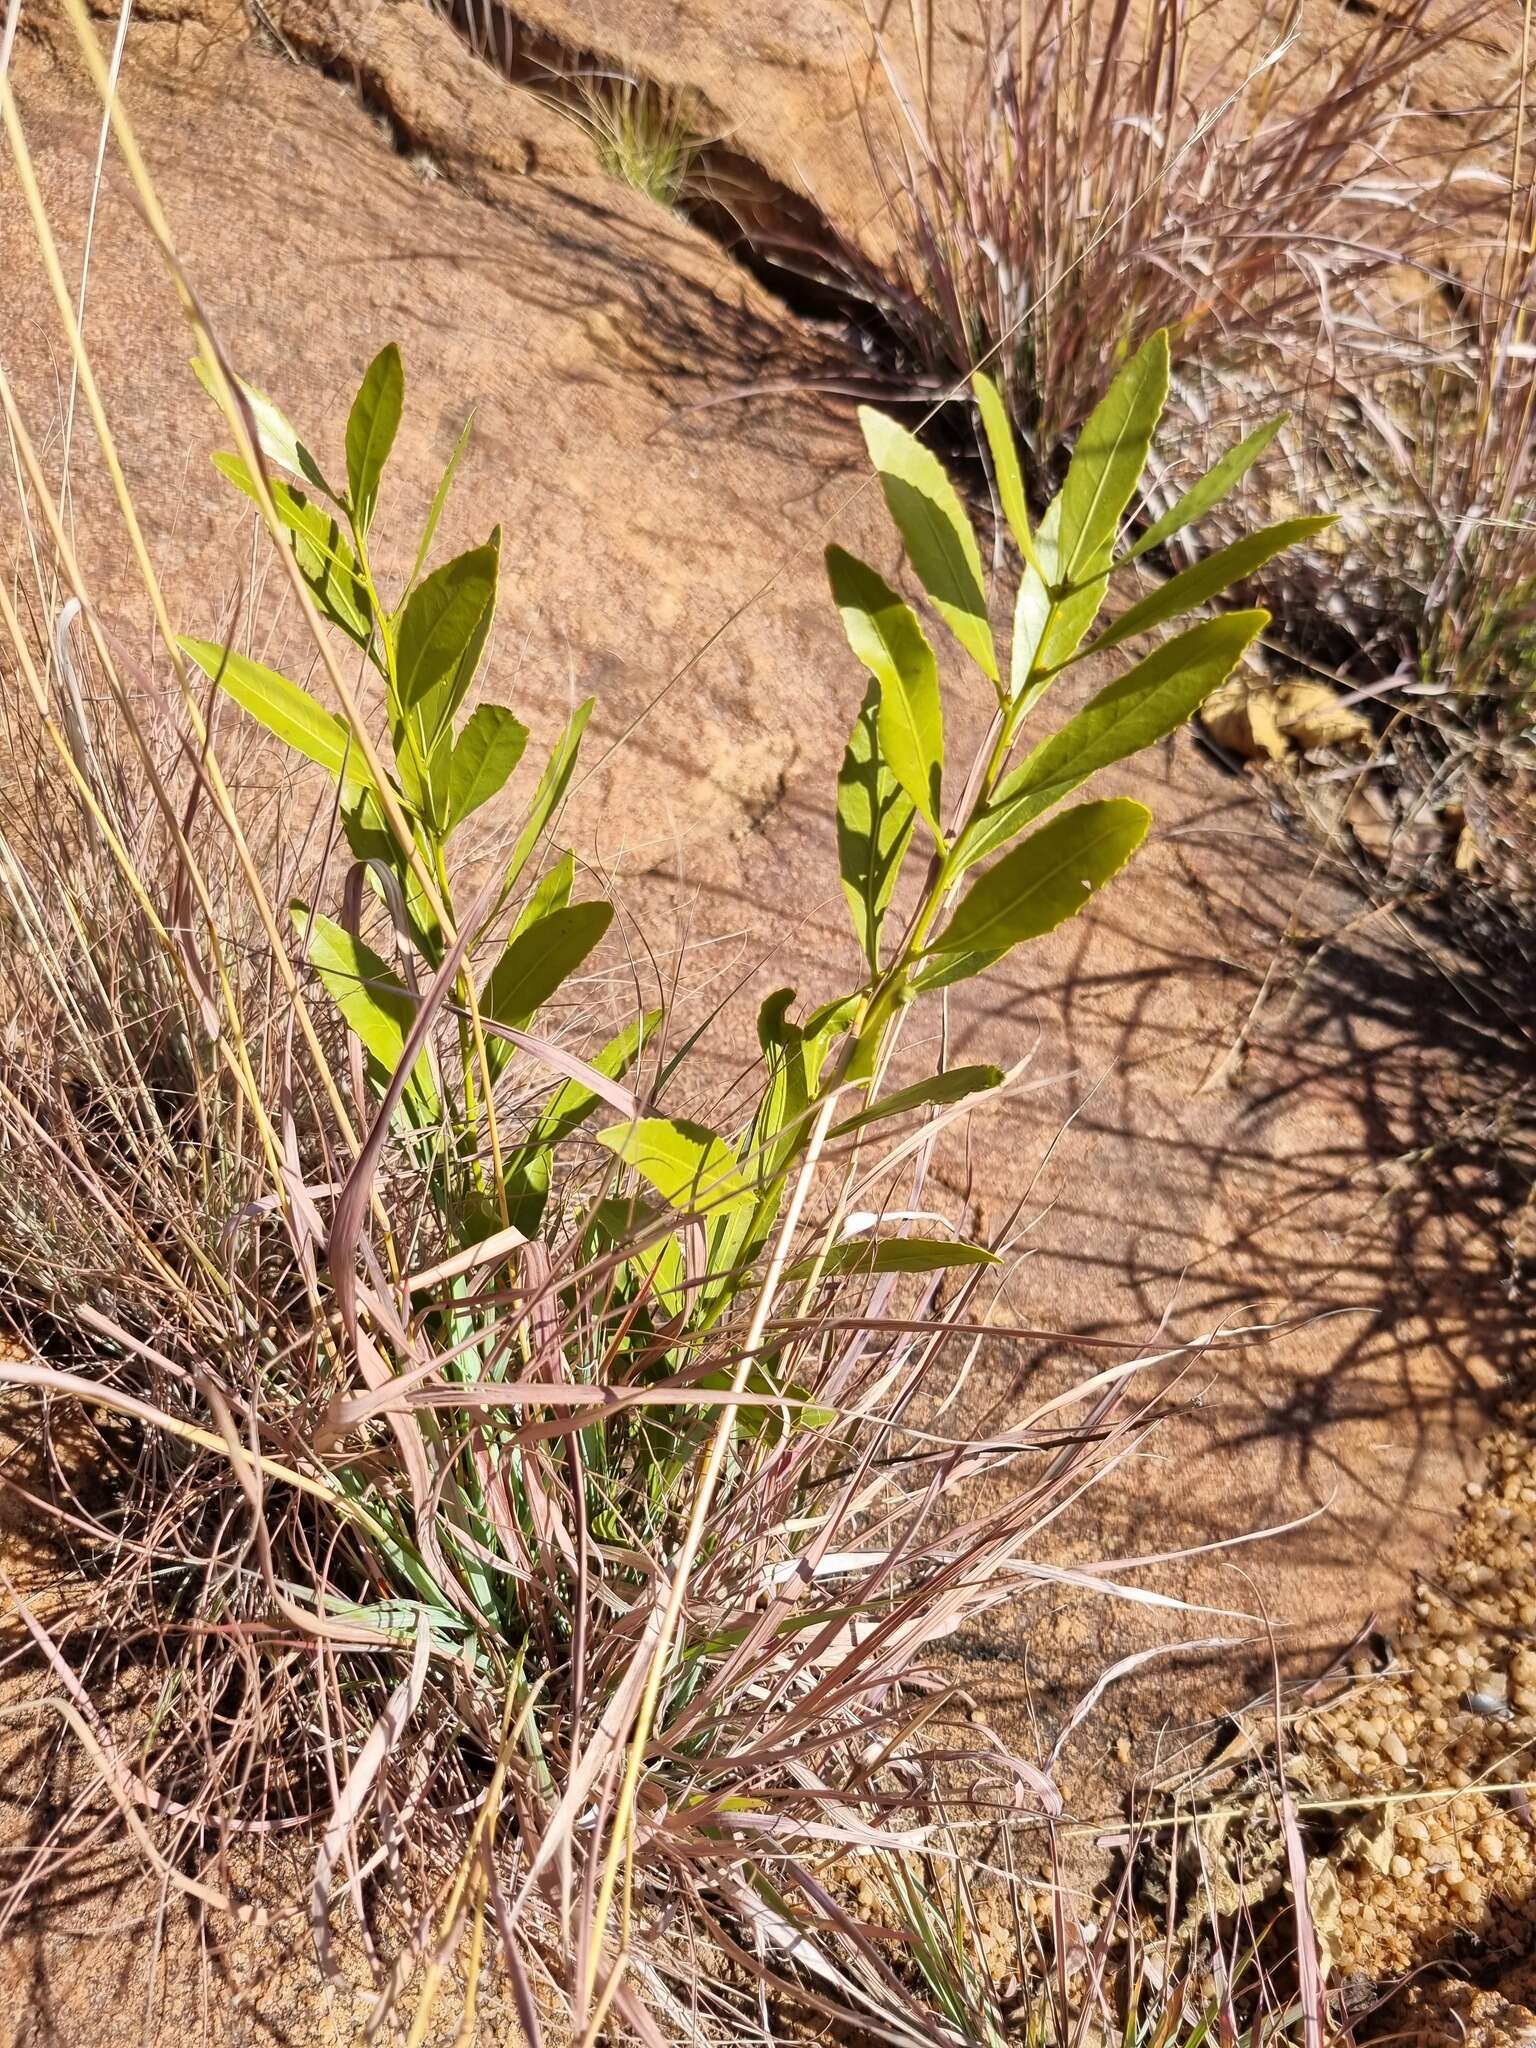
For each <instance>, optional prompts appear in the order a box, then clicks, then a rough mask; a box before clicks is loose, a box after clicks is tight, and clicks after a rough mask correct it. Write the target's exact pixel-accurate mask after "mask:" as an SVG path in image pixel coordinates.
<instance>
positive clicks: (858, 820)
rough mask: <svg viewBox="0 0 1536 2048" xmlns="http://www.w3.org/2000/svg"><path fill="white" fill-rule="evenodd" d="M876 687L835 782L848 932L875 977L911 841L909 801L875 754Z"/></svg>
mask: <svg viewBox="0 0 1536 2048" xmlns="http://www.w3.org/2000/svg"><path fill="white" fill-rule="evenodd" d="M879 717H880V685H879V684H878V683H877V682H874V681H871V682H870V684H869V687H868V688H867V689H866V690H865V692H864V702H863V704H862V705H861V706H860V709H859V715H858V718H857V720H856V721H855V724H854V728H853V732H852V733H851V735H850V736H849V740H848V751H847V752H846V753H845V754H844V756H843V765H842V770H841V772H840V773H839V775H838V778H837V858H838V866H839V869H840V871H841V874H842V878H843V894H844V895H845V896H846V897H847V898H848V908H849V911H850V913H851V914H852V917H853V929H854V932H855V934H856V935H857V938H858V941H859V944H860V946H862V947H863V949H864V957H865V959H866V960H867V961H868V962H869V965H870V969H871V971H872V972H874V973H878V972H879V968H880V925H881V921H882V919H883V918H884V916H885V912H886V907H887V905H888V904H889V903H890V900H891V892H892V891H893V890H894V889H895V887H896V877H897V875H898V874H899V873H900V871H901V863H902V860H903V857H904V856H905V854H906V851H907V846H908V844H909V842H910V840H911V838H912V827H913V823H914V821H915V818H916V815H917V814H916V811H915V809H914V807H913V803H912V799H911V797H909V796H908V795H907V793H906V791H905V790H904V789H903V788H902V787H901V785H900V783H898V782H897V780H896V778H895V776H894V775H893V774H892V773H891V771H890V769H889V768H888V767H887V766H886V763H885V758H884V756H883V754H882V753H881V751H880V730H879Z"/></svg>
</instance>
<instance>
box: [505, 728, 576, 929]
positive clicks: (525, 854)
mask: <svg viewBox="0 0 1536 2048" xmlns="http://www.w3.org/2000/svg"><path fill="white" fill-rule="evenodd" d="M596 701H597V700H596V699H595V698H594V697H588V698H587V699H586V700H585V701H584V702H583V703H581V704H578V705H577V706H576V709H575V710H574V711H573V712H572V713H571V715H570V717H569V718H568V719H567V721H566V725H565V730H564V732H562V733H561V735H560V737H559V739H558V740H557V741H556V742H555V750H554V752H553V753H552V754H551V755H550V757H549V759H548V761H547V762H546V763H545V766H544V773H543V774H542V775H541V776H540V777H539V786H538V788H537V789H536V790H535V791H534V793H533V804H532V806H531V808H530V810H529V812H528V817H527V821H526V822H525V824H524V826H523V829H522V831H521V832H519V834H518V835H517V844H516V845H515V846H514V847H513V849H512V858H511V860H510V861H508V863H507V876H506V880H505V882H504V883H503V884H502V900H503V901H505V900H506V897H507V895H508V894H509V893H510V892H511V891H512V890H513V889H515V888H516V887H517V885H518V882H519V881H520V880H521V878H522V873H523V869H524V868H525V867H527V865H528V863H529V861H530V860H531V859H532V857H533V851H534V848H535V847H536V846H537V845H538V843H539V841H540V840H541V839H542V838H543V836H544V831H545V828H546V826H547V825H548V824H549V821H550V819H551V818H552V817H553V816H554V814H555V812H556V811H557V810H558V809H559V808H560V805H561V804H562V802H563V801H564V799H565V792H566V790H567V789H568V788H569V787H570V782H571V774H572V771H573V770H574V769H575V766H576V756H577V754H578V753H579V752H580V749H581V736H582V734H583V733H584V732H585V731H586V729H587V720H588V719H589V718H590V717H591V716H592V706H593V705H594V703H595V702H596Z"/></svg>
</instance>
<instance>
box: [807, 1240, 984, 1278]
mask: <svg viewBox="0 0 1536 2048" xmlns="http://www.w3.org/2000/svg"><path fill="white" fill-rule="evenodd" d="M1001 1264H1002V1260H1001V1259H999V1257H998V1256H997V1254H996V1252H989V1251H987V1250H986V1248H985V1247H984V1246H982V1245H979V1244H956V1243H955V1242H953V1241H952V1240H950V1239H947V1238H937V1237H876V1238H865V1239H861V1240H859V1239H856V1240H853V1241H851V1242H845V1243H843V1244H835V1245H833V1246H832V1247H831V1249H830V1250H829V1251H828V1252H826V1253H825V1255H824V1256H822V1257H821V1258H817V1257H816V1256H815V1255H814V1254H813V1255H812V1256H811V1257H809V1258H804V1259H798V1260H796V1262H795V1264H794V1265H792V1266H790V1267H789V1268H787V1270H786V1272H785V1275H784V1277H785V1279H786V1280H808V1279H810V1277H811V1275H812V1274H813V1273H816V1272H819V1273H820V1274H821V1276H822V1278H823V1279H837V1278H840V1277H841V1276H842V1275H844V1274H854V1273H945V1272H949V1271H951V1270H952V1269H953V1268H955V1267H960V1266H1000V1265H1001Z"/></svg>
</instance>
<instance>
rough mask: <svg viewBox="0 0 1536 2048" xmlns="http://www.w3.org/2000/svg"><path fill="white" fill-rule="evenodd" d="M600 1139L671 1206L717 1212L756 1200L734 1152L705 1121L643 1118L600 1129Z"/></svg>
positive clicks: (697, 1212) (691, 1211)
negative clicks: (706, 1125) (743, 1176)
mask: <svg viewBox="0 0 1536 2048" xmlns="http://www.w3.org/2000/svg"><path fill="white" fill-rule="evenodd" d="M597 1142H598V1143H599V1144H600V1145H605V1146H606V1147H607V1148H608V1150H609V1151H610V1152H612V1153H614V1154H615V1155H616V1156H617V1157H618V1158H620V1159H622V1160H623V1161H624V1163H625V1165H626V1166H632V1167H633V1168H634V1170H635V1172H636V1173H638V1174H639V1175H640V1177H641V1179H642V1180H645V1181H648V1182H649V1183H650V1185H651V1186H652V1187H653V1188H654V1189H655V1190H656V1192H657V1194H658V1195H660V1197H661V1199H662V1200H663V1201H664V1202H665V1203H666V1204H667V1205H668V1207H669V1208H673V1209H682V1210H686V1211H689V1212H690V1213H694V1214H704V1215H709V1216H715V1215H719V1214H721V1213H722V1212H725V1211H728V1210H734V1209H736V1208H739V1207H740V1206H742V1205H743V1204H747V1203H750V1202H751V1201H752V1199H753V1188H752V1185H751V1183H750V1182H749V1181H747V1180H744V1179H743V1178H742V1175H741V1172H740V1170H739V1168H738V1166H737V1163H736V1155H735V1153H734V1152H733V1151H732V1150H731V1148H730V1146H729V1145H728V1144H727V1143H726V1142H725V1140H724V1138H720V1137H717V1136H716V1135H715V1133H714V1132H713V1131H711V1130H707V1129H706V1128H705V1126H704V1125H703V1124H695V1123H687V1122H684V1121H682V1120H681V1119H676V1120H674V1119H673V1118H670V1117H660V1116H647V1117H641V1118H640V1119H639V1121H638V1122H636V1123H631V1124H612V1125H610V1126H609V1128H608V1129H607V1130H606V1131H599V1132H598V1134H597Z"/></svg>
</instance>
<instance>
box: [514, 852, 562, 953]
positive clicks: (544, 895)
mask: <svg viewBox="0 0 1536 2048" xmlns="http://www.w3.org/2000/svg"><path fill="white" fill-rule="evenodd" d="M575 886H576V856H575V854H573V853H569V852H567V853H563V854H561V856H560V858H559V859H558V860H557V861H556V862H555V864H554V866H553V867H552V868H551V869H550V870H549V872H548V873H547V874H544V875H541V876H540V877H539V886H538V887H537V888H536V889H535V890H534V892H533V894H532V895H531V896H530V897H529V898H528V901H527V902H526V903H525V904H524V905H523V907H522V909H521V910H520V911H519V912H518V914H517V923H516V924H515V925H513V927H512V936H513V938H514V939H515V938H516V937H517V935H518V933H519V932H525V931H527V929H528V927H529V925H531V924H537V923H538V921H539V919H540V918H541V917H548V915H549V913H550V912H551V911H552V910H564V908H565V906H566V905H567V903H569V902H570V900H571V891H572V889H573V888H574V887H575Z"/></svg>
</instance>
